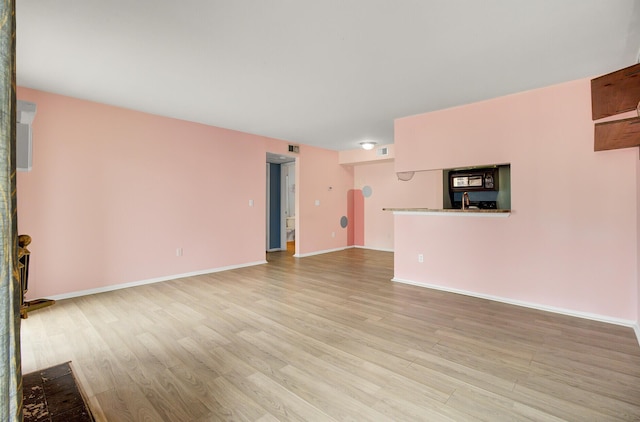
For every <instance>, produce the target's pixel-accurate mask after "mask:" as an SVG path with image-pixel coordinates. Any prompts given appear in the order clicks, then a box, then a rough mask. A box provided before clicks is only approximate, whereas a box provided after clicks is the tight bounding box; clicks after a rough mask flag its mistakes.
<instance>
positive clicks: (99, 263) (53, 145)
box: [18, 88, 352, 298]
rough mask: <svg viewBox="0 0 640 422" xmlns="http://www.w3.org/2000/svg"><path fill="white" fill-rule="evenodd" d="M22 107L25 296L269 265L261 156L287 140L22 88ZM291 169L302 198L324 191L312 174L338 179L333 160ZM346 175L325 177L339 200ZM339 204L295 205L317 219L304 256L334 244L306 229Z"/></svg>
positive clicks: (305, 157) (330, 216)
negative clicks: (28, 122) (27, 127)
mask: <svg viewBox="0 0 640 422" xmlns="http://www.w3.org/2000/svg"><path fill="white" fill-rule="evenodd" d="M18 99H21V100H27V101H32V102H35V103H36V104H37V107H38V111H37V114H36V117H35V120H34V123H33V137H34V141H33V142H34V143H33V150H34V153H33V170H32V171H31V172H27V173H22V172H19V173H18V220H19V222H18V224H19V232H20V233H26V234H30V235H31V236H32V237H33V243H32V244H31V245H30V250H31V252H32V260H31V267H30V271H31V272H30V291H29V297H30V298H35V297H44V296H51V295H60V294H67V293H72V292H78V291H83V290H89V289H98V288H105V287H107V286H110V285H115V284H121V283H128V282H138V281H144V280H149V279H153V278H162V277H168V276H172V275H178V274H186V273H190V272H200V271H207V270H212V269H220V268H224V267H229V266H240V265H249V264H252V263H258V262H262V261H264V259H265V236H266V232H265V196H266V195H265V189H266V188H265V186H266V180H265V172H264V165H265V159H266V156H265V154H266V151H267V150H269V151H272V152H280V151H282V152H284V151H286V148H287V143H286V142H284V141H279V140H274V139H268V138H264V137H260V136H255V135H249V134H246V133H241V132H236V131H232V130H226V129H221V128H216V127H210V126H205V125H201V124H195V123H190V122H185V121H180V120H175V119H169V118H164V117H160V116H154V115H149V114H145V113H140V112H135V111H131V110H125V109H121V108H117V107H111V106H107V105H103V104H97V103H92V102H88V101H82V100H77V99H73V98H69V97H63V96H59V95H55V94H49V93H44V92H39V91H35V90H31V89H25V88H19V89H18ZM312 157H313V158H312ZM316 157H317V158H316ZM298 161H299V164H300V165H299V166H298V167H300V169H297V171H299V173H300V177H299V179H298V180H300V188H299V189H300V190H302V191H306V192H305V194H304V196H303V197H306V196H319V195H323V194H326V193H325V192H324V191H323V192H315V191H314V190H315V189H316V188H317V187H316V185H318V184H320V182H319V181H320V180H325V179H326V177H325V175H323V174H322V172H319V171H318V169H317V168H316V167H317V166H322V165H324V169H327V170H328V171H331V172H334V173H335V169H336V168H339V165H338V164H337V155H336V153H334V152H329V151H323V150H319V149H314V150H312V151H302V152H301V154H300V158H299V160H298ZM305 161H307V163H311V164H310V165H307V163H305ZM314 162H317V163H318V164H317V165H316V166H314V165H313V163H314ZM305 166H307V169H305ZM297 176H298V175H297ZM349 177H350V174H349V173H348V172H344V171H343V172H341V173H340V175H337V174H336V175H332V177H331V178H332V179H336V180H332V183H334V184H335V185H336V187H337V190H338V191H337V192H334V193H335V195H340V197H341V198H344V197H345V195H346V190H347V188H346V187H345V185H351V184H352V178H351V179H350V178H349ZM337 179H339V182H340V183H338V180H337ZM323 183H324V182H323ZM305 185H307V186H306V187H305ZM339 189H343V192H340V191H339ZM249 200H253V201H254V205H253V206H252V207H250V206H249ZM342 202H344V200H343V201H342ZM345 207H346V203H345V204H340V203H339V202H337V201H332V200H325V201H324V202H323V208H322V209H323V211H324V212H323V213H321V214H320V213H318V214H319V215H315V214H316V213H315V211H316V210H315V209H313V208H311V207H310V206H309V205H308V204H306V203H302V202H301V205H300V208H301V213H302V214H303V215H304V214H307V215H311V216H312V217H313V222H312V223H311V224H310V225H309V229H308V230H307V231H306V232H304V231H299V232H298V233H301V237H302V238H303V239H304V248H305V249H304V250H306V251H309V252H310V251H314V250H320V249H321V248H326V247H327V246H333V245H334V244H338V242H339V241H340V238H336V239H332V240H331V241H329V242H327V241H326V240H325V239H316V238H315V236H316V235H317V233H316V230H315V229H314V228H313V227H314V226H313V224H317V225H319V226H322V225H328V224H330V221H331V222H333V220H334V215H337V214H340V213H341V212H342V210H343V208H345ZM309 208H311V212H310V211H307V209H309ZM338 218H339V217H338ZM331 242H333V243H331ZM345 242H346V240H345ZM345 244H346V243H344V242H343V244H342V245H343V246H344V245H345ZM176 248H183V254H184V255H183V256H181V257H178V256H176Z"/></svg>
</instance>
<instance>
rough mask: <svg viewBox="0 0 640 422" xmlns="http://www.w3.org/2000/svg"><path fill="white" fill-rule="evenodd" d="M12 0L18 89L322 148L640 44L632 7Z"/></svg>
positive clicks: (629, 3)
mask: <svg viewBox="0 0 640 422" xmlns="http://www.w3.org/2000/svg"><path fill="white" fill-rule="evenodd" d="M16 3H17V5H16V8H17V11H16V16H17V82H18V85H20V86H26V87H30V88H35V89H40V90H44V91H49V92H54V93H59V94H64V95H69V96H72V97H77V98H83V99H87V100H93V101H98V102H101V103H107V104H113V105H118V106H122V107H126V108H130V109H135V110H141V111H146V112H149V113H154V114H159V115H163V116H170V117H175V118H179V119H184V120H190V121H194V122H201V123H205V124H209V125H214V126H220V127H225V128H230V129H236V130H240V131H244V132H249V133H255V134H260V135H265V136H270V137H274V138H280V139H284V140H287V141H290V142H295V143H301V144H310V145H315V146H321V147H324V148H328V149H335V150H344V149H353V148H357V147H358V145H359V143H360V142H361V141H363V140H364V139H368V138H370V139H373V140H375V141H377V142H378V143H379V144H385V143H391V142H393V120H394V119H395V118H398V117H403V116H408V115H412V114H418V113H423V112H427V111H432V110H437V109H442V108H447V107H452V106H456V105H460V104H465V103H470V102H475V101H478V100H483V99H487V98H492V97H497V96H501V95H505V94H509V93H513V92H519V91H524V90H528V89H532V88H537V87H542V86H547V85H551V84H555V83H560V82H564V81H569V80H574V79H578V78H584V77H593V76H596V75H599V74H603V73H608V72H610V71H613V70H616V69H619V68H622V67H626V66H630V65H632V64H634V63H635V62H636V61H637V57H638V49H639V48H640V0H526V1H525V0H482V1H480V0H181V1H175V0H172V1H170V0H47V1H42V0H17V1H16ZM36 118H37V117H36Z"/></svg>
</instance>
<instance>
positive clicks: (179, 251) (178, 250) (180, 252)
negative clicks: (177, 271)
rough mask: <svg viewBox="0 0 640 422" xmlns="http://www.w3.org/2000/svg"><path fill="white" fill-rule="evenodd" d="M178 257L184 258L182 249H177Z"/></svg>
mask: <svg viewBox="0 0 640 422" xmlns="http://www.w3.org/2000/svg"><path fill="white" fill-rule="evenodd" d="M176 256H182V248H177V249H176Z"/></svg>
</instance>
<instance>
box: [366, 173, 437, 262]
mask: <svg viewBox="0 0 640 422" xmlns="http://www.w3.org/2000/svg"><path fill="white" fill-rule="evenodd" d="M438 184H440V186H441V185H442V172H440V171H421V172H417V173H416V174H415V175H414V177H413V179H411V180H410V181H406V182H404V181H400V180H398V177H397V176H396V173H395V168H394V163H393V162H383V163H367V164H360V165H355V166H354V186H355V187H356V188H357V189H360V190H361V189H362V188H363V187H365V186H369V187H370V188H371V192H372V193H371V196H369V197H368V198H364V246H365V247H366V248H370V249H380V250H389V251H391V250H393V248H394V246H393V240H394V236H393V233H394V228H393V214H392V213H390V212H388V211H382V209H383V208H415V207H420V208H440V207H442V188H441V187H440V189H438ZM434 186H435V189H434V188H433V187H434Z"/></svg>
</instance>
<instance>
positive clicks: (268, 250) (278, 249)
mask: <svg viewBox="0 0 640 422" xmlns="http://www.w3.org/2000/svg"><path fill="white" fill-rule="evenodd" d="M282 251H286V249H282V248H271V249H267V252H282Z"/></svg>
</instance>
